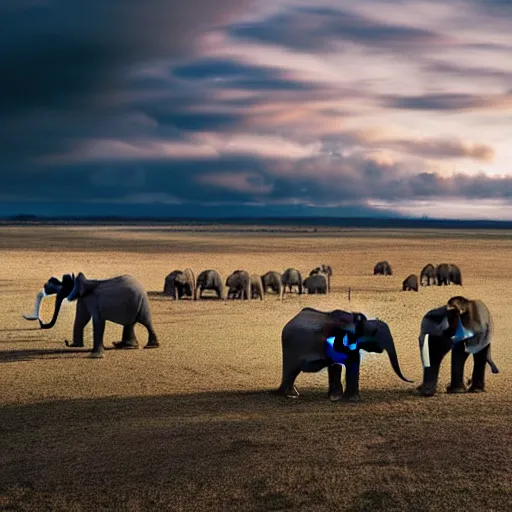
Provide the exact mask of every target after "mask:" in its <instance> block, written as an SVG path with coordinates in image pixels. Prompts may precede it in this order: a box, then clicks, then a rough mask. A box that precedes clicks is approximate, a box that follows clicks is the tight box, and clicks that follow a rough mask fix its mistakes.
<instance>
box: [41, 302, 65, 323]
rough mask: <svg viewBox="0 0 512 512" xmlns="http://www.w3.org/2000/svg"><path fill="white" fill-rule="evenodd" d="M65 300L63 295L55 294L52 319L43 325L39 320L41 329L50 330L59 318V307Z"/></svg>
mask: <svg viewBox="0 0 512 512" xmlns="http://www.w3.org/2000/svg"><path fill="white" fill-rule="evenodd" d="M64 299H65V297H64V294H61V293H59V294H57V299H56V301H55V309H54V311H53V317H52V319H51V320H50V322H49V323H47V324H45V323H44V322H43V321H42V320H41V319H39V325H40V326H41V329H51V328H52V327H53V326H54V325H55V323H56V322H57V317H58V316H59V311H60V307H61V305H62V301H63V300H64Z"/></svg>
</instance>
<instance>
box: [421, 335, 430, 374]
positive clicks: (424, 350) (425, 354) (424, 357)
mask: <svg viewBox="0 0 512 512" xmlns="http://www.w3.org/2000/svg"><path fill="white" fill-rule="evenodd" d="M421 361H422V363H423V367H424V368H430V354H429V346H428V334H425V337H424V338H423V347H421Z"/></svg>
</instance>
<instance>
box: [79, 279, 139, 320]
mask: <svg viewBox="0 0 512 512" xmlns="http://www.w3.org/2000/svg"><path fill="white" fill-rule="evenodd" d="M91 296H92V298H91ZM91 296H86V297H85V300H94V301H95V302H96V307H97V308H98V310H99V311H101V312H102V315H103V316H104V318H105V319H107V320H109V321H111V322H114V323H118V324H121V325H126V324H127V323H130V322H131V323H135V321H136V318H137V315H138V313H139V311H140V309H141V306H142V305H143V303H144V302H147V303H148V304H149V299H148V296H147V293H146V290H145V289H144V287H143V286H142V284H141V283H140V282H139V281H138V280H137V279H135V277H133V276H130V275H124V276H119V277H114V278H112V279H105V280H102V281H98V284H97V286H96V288H95V290H94V292H93V293H92V294H91Z"/></svg>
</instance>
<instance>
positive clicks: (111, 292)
mask: <svg viewBox="0 0 512 512" xmlns="http://www.w3.org/2000/svg"><path fill="white" fill-rule="evenodd" d="M54 294H56V295H57V298H56V302H55V310H54V313H53V318H52V320H51V322H49V323H48V324H45V323H43V322H42V321H41V319H40V318H39V308H40V305H41V300H42V298H43V297H44V296H48V295H54ZM64 299H67V300H68V301H70V302H71V301H74V300H76V301H77V306H76V315H75V323H74V326H73V342H72V343H71V344H69V343H68V342H67V341H66V345H67V346H69V347H83V346H84V340H83V331H84V328H85V326H86V325H87V324H88V323H89V321H90V320H91V318H92V321H93V338H94V343H93V350H92V357H103V351H104V346H103V334H104V332H105V323H106V321H109V322H113V323H116V324H120V325H122V326H123V336H122V340H121V341H119V342H117V343H114V346H115V347H116V348H137V347H138V342H137V338H136V336H135V331H134V325H135V324H136V323H140V324H142V325H143V326H144V327H145V328H146V329H147V331H148V335H149V337H148V342H147V345H146V346H145V347H144V348H156V347H158V346H159V343H158V340H157V336H156V334H155V331H154V330H153V326H152V322H151V310H150V307H149V299H148V296H147V293H146V291H145V290H144V288H143V287H142V285H141V284H140V283H139V282H138V281H137V280H136V279H135V278H134V277H132V276H128V275H124V276H119V277H113V278H110V279H102V280H96V279H95V280H91V279H87V278H86V277H85V275H84V274H83V273H82V272H80V273H79V274H78V276H77V277H76V278H75V275H74V274H65V275H64V276H63V277H62V281H59V280H58V279H57V278H55V277H52V278H50V279H49V280H48V281H47V282H46V283H45V285H44V287H43V292H40V293H39V294H38V296H37V299H36V304H35V308H34V315H32V316H25V315H24V317H25V318H26V319H27V320H37V319H38V320H39V324H40V326H41V328H42V329H51V328H52V327H53V326H54V325H55V322H56V321H57V316H58V314H59V310H60V307H61V304H62V301H63V300H64Z"/></svg>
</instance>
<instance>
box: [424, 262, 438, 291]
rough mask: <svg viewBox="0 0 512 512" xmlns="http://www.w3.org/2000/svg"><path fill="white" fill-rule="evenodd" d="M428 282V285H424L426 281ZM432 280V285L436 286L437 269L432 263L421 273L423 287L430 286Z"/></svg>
mask: <svg viewBox="0 0 512 512" xmlns="http://www.w3.org/2000/svg"><path fill="white" fill-rule="evenodd" d="M425 280H426V281H427V284H426V285H425V284H424V281H425ZM431 280H432V284H436V267H434V265H432V263H429V264H428V265H425V266H424V267H423V268H422V269H421V273H420V284H421V286H430V281H431Z"/></svg>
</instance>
